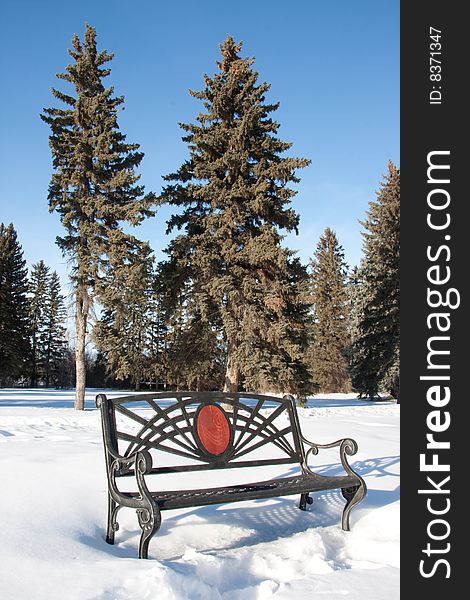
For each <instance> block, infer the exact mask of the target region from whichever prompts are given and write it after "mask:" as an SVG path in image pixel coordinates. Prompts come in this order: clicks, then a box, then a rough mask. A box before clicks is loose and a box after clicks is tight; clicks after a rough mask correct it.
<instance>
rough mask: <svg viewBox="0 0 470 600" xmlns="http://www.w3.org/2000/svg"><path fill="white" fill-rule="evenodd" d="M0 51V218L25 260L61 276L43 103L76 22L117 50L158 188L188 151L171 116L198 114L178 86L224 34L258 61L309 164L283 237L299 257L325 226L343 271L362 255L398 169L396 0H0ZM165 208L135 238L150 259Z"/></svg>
mask: <svg viewBox="0 0 470 600" xmlns="http://www.w3.org/2000/svg"><path fill="white" fill-rule="evenodd" d="M2 13H3V23H4V27H3V29H2V36H1V39H0V46H1V47H0V57H1V69H2V79H3V85H2V93H1V96H0V102H1V111H0V131H1V132H2V144H1V148H0V153H1V156H0V165H1V166H0V169H1V173H0V175H1V181H2V189H1V193H0V206H1V208H0V221H2V222H5V223H10V222H13V224H14V226H15V228H16V230H17V232H18V237H19V241H20V243H21V244H22V247H23V250H24V255H25V258H26V260H27V261H28V264H29V265H31V264H32V263H34V262H36V261H38V260H40V259H43V260H45V262H46V263H47V264H48V265H49V266H50V267H51V268H52V269H55V270H57V271H58V272H59V273H60V275H61V276H62V277H63V278H64V281H65V274H66V264H65V260H64V258H63V257H62V256H61V253H60V250H59V249H58V248H57V246H56V245H55V243H54V241H55V238H56V236H57V235H61V234H62V232H63V231H62V226H61V224H60V221H59V217H58V215H57V214H55V213H53V214H50V213H49V212H48V205H47V187H48V184H49V179H50V175H51V157H50V151H49V147H48V136H49V130H48V127H47V126H46V125H45V124H44V123H43V122H42V121H41V120H40V118H39V113H40V112H41V110H42V108H43V107H49V106H53V105H54V103H55V100H53V98H52V96H51V93H50V88H51V87H52V86H57V87H60V88H61V89H66V87H64V85H65V86H66V84H64V83H63V82H59V80H57V79H56V77H55V74H56V73H58V72H61V71H63V70H64V68H65V66H66V65H67V64H68V63H69V62H70V57H69V56H68V54H67V48H69V47H70V40H71V37H72V35H73V34H74V33H78V34H79V35H82V33H83V30H84V23H85V21H88V22H89V23H90V24H91V25H93V26H94V27H96V29H97V34H98V46H99V48H100V49H103V48H105V49H107V50H108V51H110V52H114V54H115V58H114V60H113V61H112V62H111V63H110V65H111V69H112V73H111V76H110V77H109V78H108V79H107V82H108V83H109V84H111V85H114V88H115V93H116V94H117V95H124V96H125V111H123V112H122V113H121V115H120V121H119V124H120V127H121V129H122V131H123V132H124V133H126V134H127V137H128V141H130V142H137V143H139V144H140V145H141V149H142V151H143V152H144V153H145V157H144V160H143V161H142V163H141V167H140V171H139V172H140V174H141V176H142V183H144V184H145V186H146V190H147V191H150V190H152V191H154V192H156V193H159V192H160V190H161V187H162V175H165V174H167V173H170V172H172V171H174V170H175V169H176V168H177V167H178V166H179V165H180V164H181V163H182V162H183V161H184V160H185V159H186V157H187V149H186V146H185V144H184V143H183V142H182V141H181V135H182V132H181V130H180V129H179V127H178V122H191V121H194V119H195V117H196V115H197V114H198V113H199V111H200V110H201V104H200V102H199V101H198V100H196V99H194V98H191V97H190V96H189V94H188V89H189V88H192V89H196V90H198V89H201V88H202V76H203V73H208V74H211V75H212V74H213V73H214V72H215V71H216V65H215V61H216V60H217V59H218V58H219V49H218V47H219V45H220V43H221V42H222V41H223V40H224V38H225V37H226V35H227V34H228V33H230V34H231V35H232V36H233V37H234V38H235V40H236V41H239V40H243V42H244V46H243V51H242V54H243V55H244V56H254V57H255V58H256V60H255V68H256V70H257V71H258V72H259V74H260V80H261V81H268V82H269V83H271V84H272V88H271V92H270V95H269V100H270V101H279V102H280V103H281V105H280V108H279V110H278V111H277V112H276V113H275V117H276V119H277V120H278V121H279V122H280V123H281V128H280V130H279V136H280V137H281V139H283V140H285V141H291V142H293V143H294V145H293V148H292V149H291V151H290V154H291V155H295V156H301V157H306V158H310V159H311V160H312V165H311V166H310V167H308V168H306V169H304V170H303V171H301V172H300V176H301V178H302V180H301V183H300V184H298V185H297V186H296V187H297V189H298V195H297V196H296V197H295V199H294V201H293V207H294V208H295V210H296V211H297V212H298V213H299V214H300V232H299V235H298V236H295V235H289V236H288V237H287V239H286V244H287V245H288V246H289V247H290V248H292V249H295V250H298V252H299V256H300V258H301V259H302V260H303V261H304V262H306V261H307V260H308V259H309V257H311V256H312V255H313V252H314V249H315V246H316V244H317V242H318V238H319V236H320V235H321V234H322V232H323V231H324V229H325V227H327V226H329V227H331V228H333V229H334V230H335V231H336V233H337V235H338V238H339V241H340V243H341V244H342V246H343V247H344V250H345V254H346V259H347V261H348V263H349V264H350V265H354V264H357V263H358V262H359V260H360V256H361V235H360V231H361V226H360V224H359V223H358V220H359V219H363V218H364V216H365V211H366V209H367V205H368V202H369V201H370V200H371V199H374V198H375V191H376V190H377V189H378V185H379V182H380V181H381V178H382V175H383V174H384V173H385V172H386V166H387V161H388V160H389V159H391V160H392V161H394V162H395V163H397V164H399V2H398V0H380V1H377V0H375V1H369V0H357V1H355V2H351V1H350V0H331V1H327V0H322V1H320V0H310V1H308V0H302V1H295V0H292V1H290V2H286V1H280V0H271V1H267V0H263V1H258V2H255V1H254V0H251V1H246V0H239V1H238V2H237V3H234V4H232V3H224V2H221V1H215V0H199V1H190V0H183V1H182V0H179V1H176V2H159V1H156V0H155V1H150V0H147V1H142V0H140V1H139V0H134V1H132V2H130V1H126V2H124V1H122V0H115V1H114V2H113V3H110V2H104V1H99V0H95V1H94V2H90V1H89V0H82V1H81V2H78V3H72V2H66V1H62V2H60V1H52V0H50V1H48V0H45V1H43V2H40V3H38V2H32V1H30V2H22V3H15V4H14V3H13V2H9V3H8V4H7V5H4V7H3V10H2ZM169 214H170V209H169V208H166V207H163V208H162V209H160V211H159V213H158V214H157V216H156V217H155V218H154V219H151V220H148V221H147V222H146V223H145V224H144V225H142V226H141V227H140V228H139V230H138V232H137V235H138V236H140V237H141V239H146V240H149V241H150V244H151V246H152V248H153V249H154V250H155V253H156V256H157V258H159V259H160V258H161V257H162V252H161V251H162V249H163V248H164V247H165V246H166V245H167V243H168V238H167V237H165V229H166V225H165V222H166V220H167V219H168V217H169Z"/></svg>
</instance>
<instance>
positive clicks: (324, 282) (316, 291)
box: [309, 227, 350, 393]
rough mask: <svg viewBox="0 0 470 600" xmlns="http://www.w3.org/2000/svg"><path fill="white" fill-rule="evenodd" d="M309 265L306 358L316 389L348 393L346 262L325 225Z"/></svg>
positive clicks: (340, 248) (337, 243)
mask: <svg viewBox="0 0 470 600" xmlns="http://www.w3.org/2000/svg"><path fill="white" fill-rule="evenodd" d="M310 266H311V288H312V292H311V293H312V296H311V300H312V305H313V309H314V322H313V325H312V328H311V343H310V353H309V354H310V360H311V367H312V372H313V379H314V381H315V383H316V384H317V385H318V386H319V389H320V391H322V392H326V393H330V392H348V391H350V380H349V375H348V372H347V366H348V365H347V359H346V353H347V349H348V347H349V344H350V337H349V314H348V313H349V311H348V296H347V290H346V272H347V265H346V263H345V260H344V251H343V248H342V247H341V246H340V244H339V242H338V239H337V237H336V234H335V233H334V231H332V230H331V229H330V228H329V227H327V228H326V229H325V232H324V233H323V235H322V236H321V238H320V241H319V242H318V245H317V248H316V251H315V256H314V259H313V260H312V261H311V263H310Z"/></svg>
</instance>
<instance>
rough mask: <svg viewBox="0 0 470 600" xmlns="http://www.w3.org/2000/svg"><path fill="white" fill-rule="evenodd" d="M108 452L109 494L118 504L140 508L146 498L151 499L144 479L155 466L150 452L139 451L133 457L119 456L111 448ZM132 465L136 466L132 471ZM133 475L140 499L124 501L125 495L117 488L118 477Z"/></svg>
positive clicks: (126, 499)
mask: <svg viewBox="0 0 470 600" xmlns="http://www.w3.org/2000/svg"><path fill="white" fill-rule="evenodd" d="M106 452H107V454H108V486H109V493H110V494H111V496H112V498H113V499H114V500H115V501H116V502H118V503H121V504H124V505H126V506H131V507H134V508H139V507H140V506H141V504H142V500H143V499H144V498H149V497H150V492H149V490H148V487H147V484H146V482H145V479H144V475H147V474H148V473H150V472H151V470H152V466H153V462H152V456H151V454H150V452H148V451H147V450H139V451H138V452H136V453H135V454H132V455H131V456H121V455H119V454H116V453H115V452H113V451H112V450H110V449H109V448H107V449H106ZM131 465H134V468H133V469H132V470H131V469H129V467H130V466H131ZM131 473H133V474H135V477H136V481H137V487H138V489H139V493H140V499H139V498H132V499H130V498H129V497H127V498H125V499H124V497H123V495H122V494H121V491H120V490H119V488H118V486H117V483H116V476H119V475H122V474H131Z"/></svg>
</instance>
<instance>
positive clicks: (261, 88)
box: [160, 36, 310, 391]
mask: <svg viewBox="0 0 470 600" xmlns="http://www.w3.org/2000/svg"><path fill="white" fill-rule="evenodd" d="M240 50H241V44H236V43H235V42H234V40H233V39H232V38H231V37H230V36H228V37H227V39H226V40H225V41H224V43H223V44H222V45H221V53H222V60H221V61H220V62H218V63H217V65H218V69H219V70H218V72H217V73H216V74H215V75H214V76H213V77H212V78H210V77H209V76H207V75H205V76H204V83H205V88H204V90H203V91H201V92H193V91H191V92H190V93H191V95H192V96H193V97H195V98H197V99H199V100H202V101H203V104H204V107H205V112H203V113H201V114H200V115H199V116H198V117H197V123H196V124H182V125H181V127H182V129H183V130H184V131H185V132H186V135H185V136H184V137H183V140H184V141H185V142H187V144H188V147H189V153H190V157H189V160H187V161H186V162H185V163H184V164H183V165H182V166H181V167H180V169H179V170H178V171H177V172H176V173H175V174H172V175H169V176H167V177H166V178H165V179H166V181H168V182H172V183H171V184H169V185H167V186H166V187H165V189H164V191H163V194H162V196H161V198H160V202H161V203H164V202H167V203H169V204H170V205H173V206H175V207H178V208H180V209H182V210H181V212H180V213H179V214H177V215H175V216H173V217H172V218H171V220H170V221H169V224H168V226H169V231H172V230H173V229H174V228H175V227H176V228H178V230H181V229H183V230H184V231H183V232H182V233H181V234H179V235H178V236H177V237H176V238H175V239H174V240H173V242H172V244H171V245H170V248H169V254H170V256H171V257H172V258H173V260H174V262H175V265H176V266H177V268H178V269H179V270H180V272H182V273H183V274H185V275H186V280H187V281H188V282H189V285H190V287H191V295H192V297H193V298H194V300H195V303H196V306H195V307H194V313H195V314H197V315H199V316H200V319H202V321H203V322H205V323H207V325H208V326H210V327H212V329H214V328H215V327H217V324H218V323H220V324H221V327H222V330H223V336H224V343H225V348H226V351H225V353H226V356H225V360H224V362H225V365H226V369H225V383H224V389H225V390H226V391H237V390H238V389H239V387H240V386H241V385H245V387H251V388H252V389H253V387H254V386H258V385H260V384H261V380H262V381H263V385H266V386H271V388H274V387H276V386H277V387H282V386H283V379H282V378H283V377H284V376H287V375H289V374H292V373H294V372H299V367H301V365H302V358H301V355H302V348H301V346H299V343H298V338H299V337H302V334H301V333H300V332H301V331H302V330H304V329H305V327H304V323H302V319H303V316H304V314H303V308H302V304H301V303H300V302H299V298H300V293H299V292H298V289H297V288H296V286H297V284H299V281H298V277H299V268H298V264H297V263H296V262H295V260H293V259H292V253H291V252H290V251H289V250H288V249H285V248H282V247H281V241H282V239H283V236H282V235H281V232H280V230H283V231H293V230H297V226H298V222H299V218H298V216H297V214H296V213H295V212H294V211H293V209H292V208H290V207H289V205H290V200H291V198H292V197H293V196H294V195H295V193H296V192H295V191H294V190H292V189H291V188H289V187H288V184H289V183H290V182H298V181H299V179H298V178H297V177H296V175H295V172H296V170H297V169H300V168H302V167H305V166H307V165H308V164H309V162H310V161H308V160H306V159H300V158H286V157H282V156H281V154H282V153H283V152H285V151H287V150H288V149H289V148H290V147H291V144H290V143H286V142H283V141H281V140H280V139H279V138H278V137H277V135H276V134H277V130H278V128H279V124H278V123H276V122H275V121H273V120H272V118H271V116H270V114H271V113H272V112H273V111H275V110H276V109H277V108H278V104H269V103H266V101H265V94H266V93H267V92H268V90H269V89H270V85H268V84H267V83H261V84H258V83H257V80H258V74H257V73H256V72H255V71H254V70H253V69H252V64H253V59H250V58H241V57H240V56H239V52H240ZM304 277H305V273H304ZM294 281H295V283H294ZM294 329H295V332H294V333H292V332H293V330H294ZM286 332H289V336H287V335H285V334H286ZM289 376H290V375H289Z"/></svg>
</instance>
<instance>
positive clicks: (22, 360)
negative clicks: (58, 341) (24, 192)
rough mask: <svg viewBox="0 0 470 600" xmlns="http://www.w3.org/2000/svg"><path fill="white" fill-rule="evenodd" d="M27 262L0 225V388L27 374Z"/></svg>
mask: <svg viewBox="0 0 470 600" xmlns="http://www.w3.org/2000/svg"><path fill="white" fill-rule="evenodd" d="M27 272H28V271H27V268H26V261H25V260H24V259H23V251H22V249H21V246H20V244H19V242H18V238H17V233H16V231H15V229H14V227H13V224H12V223H11V224H10V225H8V226H7V227H6V226H5V225H4V224H3V223H0V387H3V386H4V385H5V382H6V381H7V380H9V381H14V380H15V379H17V378H18V377H20V376H24V375H26V374H27V370H28V362H29V359H30V343H29V335H30V330H29V305H28V297H27V291H28V281H27Z"/></svg>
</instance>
